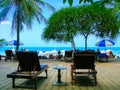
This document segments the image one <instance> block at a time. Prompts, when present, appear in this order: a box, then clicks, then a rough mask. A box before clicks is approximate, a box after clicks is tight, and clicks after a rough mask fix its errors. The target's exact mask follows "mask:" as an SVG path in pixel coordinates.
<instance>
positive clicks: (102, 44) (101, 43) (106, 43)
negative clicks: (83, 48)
mask: <svg viewBox="0 0 120 90" xmlns="http://www.w3.org/2000/svg"><path fill="white" fill-rule="evenodd" d="M95 45H96V46H99V47H105V51H106V47H107V46H112V45H115V43H114V42H113V41H112V40H108V39H104V40H101V41H99V42H97V43H96V44H95Z"/></svg>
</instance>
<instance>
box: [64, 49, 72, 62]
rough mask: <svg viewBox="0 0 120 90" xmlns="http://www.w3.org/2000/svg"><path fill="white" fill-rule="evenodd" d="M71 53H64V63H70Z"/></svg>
mask: <svg viewBox="0 0 120 90" xmlns="http://www.w3.org/2000/svg"><path fill="white" fill-rule="evenodd" d="M72 53H73V52H72V51H67V50H66V51H65V56H64V59H65V61H66V62H71V61H72V60H73V57H72Z"/></svg>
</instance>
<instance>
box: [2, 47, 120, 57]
mask: <svg viewBox="0 0 120 90" xmlns="http://www.w3.org/2000/svg"><path fill="white" fill-rule="evenodd" d="M98 48H99V49H100V51H101V52H105V48H104V47H88V50H95V51H97V49H98ZM12 49H14V50H15V46H6V47H5V46H4V47H0V54H1V55H5V50H12ZM22 49H26V50H28V51H37V52H38V53H39V52H40V51H43V52H46V51H53V50H56V51H59V50H60V51H62V50H72V48H71V47H26V46H20V47H19V50H22ZM84 49H85V47H76V50H84ZM109 50H112V52H113V54H114V55H116V56H120V47H107V48H106V51H109Z"/></svg>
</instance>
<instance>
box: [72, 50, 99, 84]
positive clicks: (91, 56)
mask: <svg viewBox="0 0 120 90" xmlns="http://www.w3.org/2000/svg"><path fill="white" fill-rule="evenodd" d="M94 61H95V52H90V51H81V52H75V53H74V60H73V64H72V65H71V79H72V84H73V83H75V82H76V81H77V79H76V77H77V76H81V75H84V76H88V77H89V78H90V79H91V78H92V79H91V80H93V81H94V83H95V84H97V78H96V74H97V71H96V70H95V64H94Z"/></svg>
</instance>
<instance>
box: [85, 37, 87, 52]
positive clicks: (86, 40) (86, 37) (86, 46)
mask: <svg viewBox="0 0 120 90" xmlns="http://www.w3.org/2000/svg"><path fill="white" fill-rule="evenodd" d="M85 50H87V36H85Z"/></svg>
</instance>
